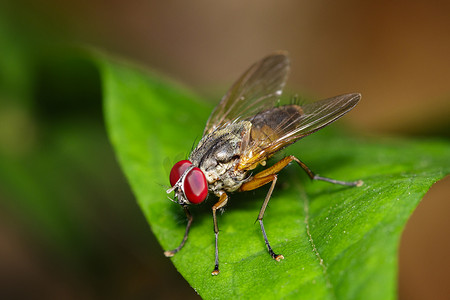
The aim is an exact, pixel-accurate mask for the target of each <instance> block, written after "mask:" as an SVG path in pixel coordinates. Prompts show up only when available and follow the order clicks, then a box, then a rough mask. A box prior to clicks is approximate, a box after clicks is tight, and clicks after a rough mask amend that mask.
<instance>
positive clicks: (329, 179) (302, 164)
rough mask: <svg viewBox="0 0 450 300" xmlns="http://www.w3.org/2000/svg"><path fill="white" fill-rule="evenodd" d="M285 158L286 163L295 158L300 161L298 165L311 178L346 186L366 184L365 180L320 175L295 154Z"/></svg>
mask: <svg viewBox="0 0 450 300" xmlns="http://www.w3.org/2000/svg"><path fill="white" fill-rule="evenodd" d="M283 160H286V161H287V163H286V165H287V164H289V163H290V162H291V161H293V160H295V161H296V162H297V163H298V165H299V166H300V167H302V169H303V170H305V172H306V174H308V176H309V178H311V179H312V180H322V181H326V182H329V183H333V184H340V185H346V186H362V185H363V184H364V182H363V181H362V180H357V181H342V180H336V179H331V178H327V177H322V176H319V175H318V174H315V173H314V172H313V171H311V169H310V168H308V166H307V165H305V163H303V162H302V161H301V160H299V159H298V158H297V157H295V156H293V155H289V156H287V157H285V158H283V159H282V160H281V161H283ZM281 161H280V162H281Z"/></svg>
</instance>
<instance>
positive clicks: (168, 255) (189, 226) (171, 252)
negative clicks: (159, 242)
mask: <svg viewBox="0 0 450 300" xmlns="http://www.w3.org/2000/svg"><path fill="white" fill-rule="evenodd" d="M183 209H184V212H185V214H186V217H187V219H188V222H187V225H186V231H185V232H184V237H183V240H182V241H181V244H180V245H179V246H178V247H177V248H176V249H173V250H170V251H165V252H164V255H165V256H166V257H172V256H174V255H175V253H177V252H178V251H180V250H181V248H183V246H184V244H185V243H186V240H187V238H188V234H189V229H190V228H191V225H192V221H193V220H194V218H193V217H192V215H191V213H190V212H189V209H188V208H187V206H186V205H183Z"/></svg>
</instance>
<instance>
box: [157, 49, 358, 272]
mask: <svg viewBox="0 0 450 300" xmlns="http://www.w3.org/2000/svg"><path fill="white" fill-rule="evenodd" d="M289 65H290V63H289V58H288V56H287V53H285V52H276V53H273V54H271V55H269V56H267V57H265V58H263V59H261V60H260V61H258V62H256V63H255V64H254V65H252V66H251V67H250V68H249V69H248V70H247V71H246V72H245V73H244V74H243V75H242V76H241V77H240V78H239V79H238V80H237V81H236V82H235V83H234V84H233V86H232V87H231V89H230V90H229V91H228V92H227V94H226V95H225V96H224V97H223V98H222V100H221V101H220V103H219V105H217V107H216V108H215V109H214V110H213V112H212V113H211V116H210V117H209V119H208V121H207V123H206V128H205V130H204V132H203V137H202V139H201V140H200V142H199V143H198V145H197V147H195V149H194V150H193V151H192V152H191V154H190V156H189V159H188V160H181V161H179V162H177V163H176V164H175V165H174V166H173V168H172V170H171V172H170V184H171V188H170V189H168V190H167V193H171V192H174V194H175V198H176V199H177V200H176V202H178V204H180V205H181V206H182V207H183V209H184V212H185V214H186V216H187V226H186V231H185V234H184V238H183V240H182V242H181V243H180V245H179V246H178V247H177V248H176V249H174V250H171V251H166V252H165V253H164V254H165V255H166V256H167V257H171V256H173V255H175V253H177V252H178V251H180V249H181V248H182V247H183V246H184V244H185V243H186V240H187V237H188V233H189V229H190V227H191V224H192V221H193V217H192V215H191V213H190V212H189V209H188V206H189V205H191V204H199V203H201V202H203V201H204V200H205V199H206V198H207V196H208V194H214V195H215V196H217V197H218V199H219V200H218V201H217V203H216V204H214V205H213V207H212V215H213V222H214V233H215V266H214V270H213V272H212V275H217V274H219V250H218V238H219V227H218V225H217V215H216V213H217V210H218V209H220V208H223V207H224V206H225V205H226V204H227V201H228V193H231V192H244V191H251V190H254V189H256V188H259V187H261V186H263V185H266V184H269V183H270V188H269V191H268V193H267V195H266V198H265V200H264V202H263V204H262V207H261V210H260V212H259V215H258V221H259V224H260V226H261V231H262V235H263V238H264V241H265V243H266V246H267V249H268V251H269V254H270V255H271V256H272V258H273V259H275V260H277V261H280V260H281V259H283V258H284V257H283V255H281V254H275V252H274V251H273V250H272V247H271V246H270V243H269V240H268V239H267V235H266V231H265V229H264V224H263V217H264V212H265V210H266V208H267V204H268V203H269V200H270V196H271V195H272V191H273V189H274V187H275V184H276V182H277V174H278V172H280V171H281V170H282V169H283V168H284V167H286V166H287V165H288V164H289V163H290V162H292V161H295V162H296V163H297V164H298V165H299V166H300V167H301V168H303V170H305V171H306V173H307V174H308V176H309V177H310V178H311V179H313V180H323V181H327V182H330V183H334V184H341V185H346V186H360V185H362V181H352V182H347V181H340V180H334V179H330V178H326V177H321V176H319V175H317V174H314V173H313V172H312V171H311V170H310V169H309V168H308V167H307V166H306V165H305V164H304V163H303V162H302V161H300V160H299V159H298V158H297V157H295V156H293V155H289V156H286V157H284V158H283V159H281V160H280V161H278V162H277V163H275V164H273V165H272V166H271V167H268V168H266V169H264V170H263V171H261V172H259V173H256V174H252V173H251V172H249V171H251V170H253V169H255V168H256V167H257V166H259V165H262V166H266V161H267V159H269V158H270V157H271V156H273V155H274V154H275V153H277V152H278V151H280V150H281V149H283V148H285V147H287V146H288V145H290V144H292V143H294V142H296V141H297V140H298V139H301V138H303V137H305V136H307V135H309V134H311V133H313V132H316V131H317V130H319V129H321V128H323V127H325V126H327V125H329V124H331V123H332V122H334V121H336V120H337V119H339V118H340V117H342V116H343V115H344V114H346V113H347V112H349V111H350V110H351V109H352V108H353V107H355V105H356V104H357V103H358V102H359V100H360V98H361V95H360V94H345V95H341V96H336V97H333V98H330V99H326V100H322V101H318V102H315V103H311V104H305V105H301V106H300V105H297V104H290V105H283V106H279V105H276V104H277V102H278V100H279V99H280V96H281V94H282V91H283V87H284V85H285V82H286V80H287V77H288V72H289V67H290V66H289Z"/></svg>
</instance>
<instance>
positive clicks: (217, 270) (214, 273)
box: [211, 265, 220, 276]
mask: <svg viewBox="0 0 450 300" xmlns="http://www.w3.org/2000/svg"><path fill="white" fill-rule="evenodd" d="M219 273H220V271H219V266H218V265H216V266H215V267H214V271H212V272H211V275H213V276H216V275H219Z"/></svg>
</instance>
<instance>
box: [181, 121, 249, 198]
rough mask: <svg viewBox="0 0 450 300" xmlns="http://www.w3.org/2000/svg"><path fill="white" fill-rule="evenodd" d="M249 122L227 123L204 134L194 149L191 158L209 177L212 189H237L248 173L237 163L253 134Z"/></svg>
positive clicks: (207, 177) (207, 178)
mask: <svg viewBox="0 0 450 300" xmlns="http://www.w3.org/2000/svg"><path fill="white" fill-rule="evenodd" d="M250 129H251V123H250V122H248V121H241V122H235V123H232V124H228V125H227V126H224V127H221V128H218V129H216V130H215V131H213V132H212V133H210V134H208V135H206V136H204V137H203V138H202V139H201V141H200V142H199V144H198V145H197V147H196V148H195V149H194V151H192V153H191V155H190V157H189V160H190V161H192V163H193V164H194V165H196V166H198V167H199V168H200V169H201V170H202V171H203V173H204V174H205V176H206V180H207V181H208V183H209V184H210V189H214V191H218V190H220V189H224V190H229V189H234V190H235V189H237V188H238V187H239V186H238V187H236V184H237V183H238V182H242V180H243V178H244V177H245V173H244V172H242V171H236V168H235V167H236V164H237V163H238V162H239V160H240V158H241V154H242V147H243V145H245V144H246V143H247V141H248V139H249V136H250Z"/></svg>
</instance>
